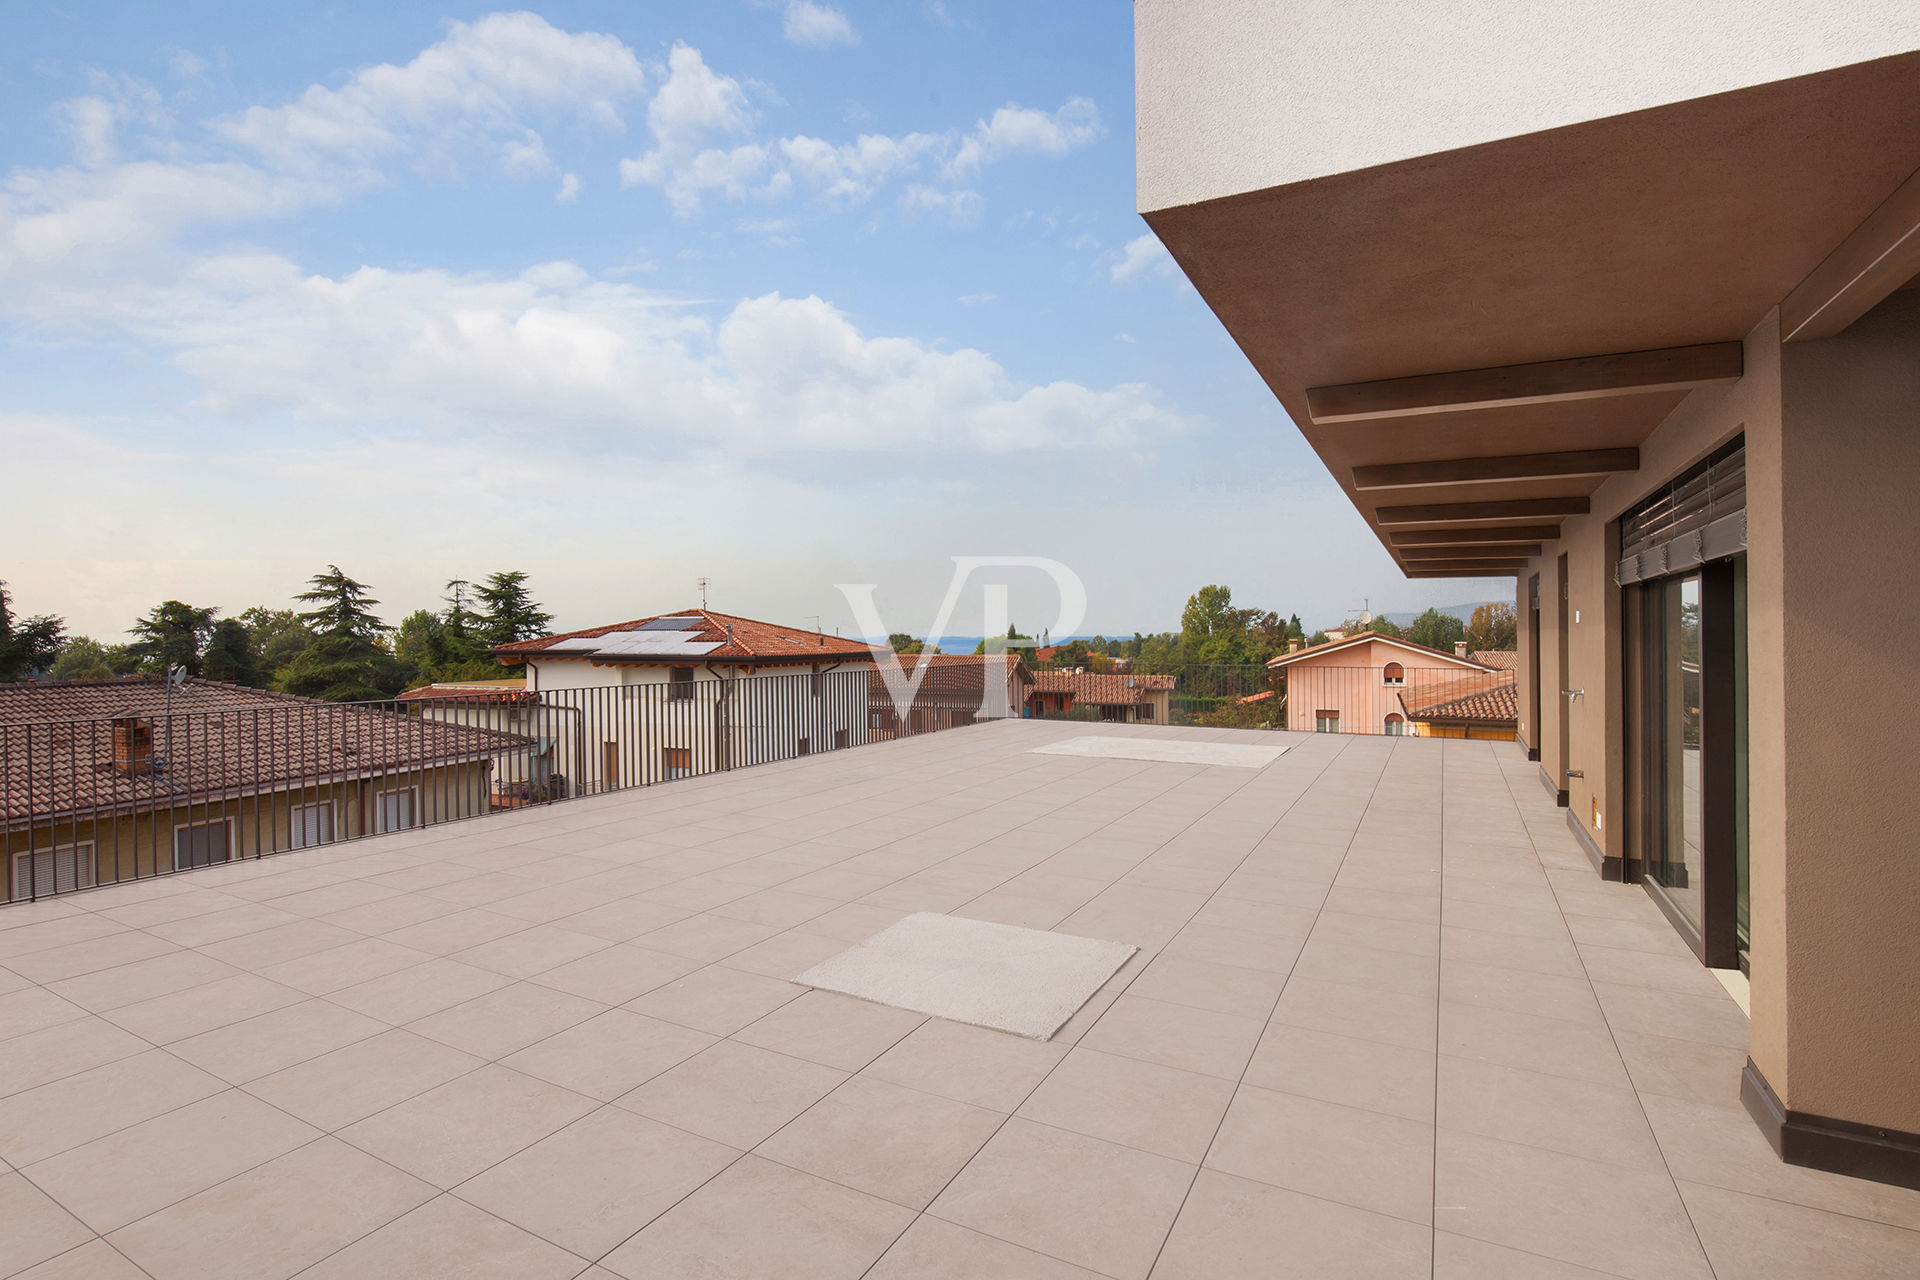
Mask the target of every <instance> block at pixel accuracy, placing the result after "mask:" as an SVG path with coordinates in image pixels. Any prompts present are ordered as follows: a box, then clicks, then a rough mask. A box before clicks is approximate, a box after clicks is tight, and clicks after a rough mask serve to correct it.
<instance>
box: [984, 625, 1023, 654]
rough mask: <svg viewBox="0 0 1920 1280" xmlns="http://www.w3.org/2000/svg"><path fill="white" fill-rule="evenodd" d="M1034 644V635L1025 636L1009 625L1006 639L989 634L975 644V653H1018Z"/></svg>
mask: <svg viewBox="0 0 1920 1280" xmlns="http://www.w3.org/2000/svg"><path fill="white" fill-rule="evenodd" d="M1033 645H1034V641H1033V637H1032V636H1023V635H1021V634H1020V633H1019V632H1018V631H1016V630H1015V629H1014V628H1012V627H1008V628H1007V638H1006V639H1004V640H1002V639H1001V638H1000V637H999V636H989V637H988V638H987V639H985V640H982V641H981V642H980V643H979V644H977V645H975V646H973V651H974V652H975V653H1009V652H1011V653H1018V652H1020V650H1022V649H1032V648H1033Z"/></svg>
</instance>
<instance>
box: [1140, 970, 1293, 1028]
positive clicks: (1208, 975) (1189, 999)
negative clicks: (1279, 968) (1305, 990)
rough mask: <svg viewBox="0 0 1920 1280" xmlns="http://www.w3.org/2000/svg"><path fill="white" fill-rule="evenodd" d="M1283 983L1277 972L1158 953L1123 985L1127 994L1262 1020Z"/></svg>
mask: <svg viewBox="0 0 1920 1280" xmlns="http://www.w3.org/2000/svg"><path fill="white" fill-rule="evenodd" d="M1284 986H1286V979H1285V978H1284V977H1282V976H1281V975H1280V974H1277V973H1266V972H1263V971H1261V970H1259V969H1243V968H1240V967H1238V966H1236V965H1228V964H1214V963H1213V962H1211V961H1207V960H1194V959H1191V958H1188V957H1186V956H1177V955H1160V956H1156V957H1154V959H1153V960H1152V961H1151V962H1150V963H1149V964H1148V965H1147V966H1146V968H1145V969H1143V970H1142V971H1141V973H1140V976H1139V977H1137V978H1135V979H1134V980H1133V983H1132V984H1131V985H1130V986H1128V987H1127V994H1128V995H1135V996H1145V997H1147V998H1148V999H1150V1000H1164V1001H1166V1002H1167V1003H1169V1004H1185V1005H1192V1006H1193V1007H1194V1008H1196V1009H1211V1010H1212V1011H1213V1012H1215V1013H1231V1014H1236V1015H1238V1016H1240V1017H1245V1018H1261V1019H1264V1018H1266V1017H1268V1016H1269V1015H1270V1014H1272V1012H1273V1006H1274V1004H1275V1003H1276V1002H1277V1001H1278V1000H1279V999H1280V991H1281V988H1282V987H1284Z"/></svg>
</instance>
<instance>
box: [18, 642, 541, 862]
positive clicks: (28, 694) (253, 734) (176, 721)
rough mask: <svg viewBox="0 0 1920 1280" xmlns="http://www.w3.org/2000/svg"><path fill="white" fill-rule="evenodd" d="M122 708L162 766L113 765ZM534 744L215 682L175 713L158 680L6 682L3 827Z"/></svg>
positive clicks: (181, 696) (188, 690)
mask: <svg viewBox="0 0 1920 1280" xmlns="http://www.w3.org/2000/svg"><path fill="white" fill-rule="evenodd" d="M125 716H134V717H138V718H139V719H142V720H145V721H147V722H148V723H150V724H151V725H152V728H153V750H154V753H155V755H156V756H158V755H159V754H160V753H162V752H170V760H169V762H168V767H167V768H166V769H165V770H164V771H155V770H142V771H140V772H137V773H127V772H122V771H120V770H118V769H115V768H114V767H113V729H114V725H113V722H114V720H115V719H116V718H120V717H125ZM169 728H171V730H172V733H171V738H172V743H171V747H170V748H169V746H168V745H167V740H168V737H169V734H168V730H169ZM532 741H533V740H532V739H530V738H527V737H523V736H521V735H520V734H516V733H501V732H497V731H495V730H491V729H476V728H470V727H468V726H464V725H454V724H448V723H446V722H444V721H440V720H430V719H425V718H422V717H420V716H413V715H407V714H403V713H397V712H395V711H392V710H386V709H383V708H381V707H378V706H366V705H362V704H354V703H342V702H317V701H314V700H313V699H310V698H297V697H295V696H293V695H292V694H288V693H275V692H272V691H271V690H267V689H249V688H247V687H245V686H243V685H235V684H224V683H222V682H220V681H217V680H199V679H190V680H188V681H187V682H186V683H185V684H183V685H180V686H179V687H177V688H175V689H174V691H173V698H172V714H171V716H169V715H168V699H167V691H166V686H165V685H164V684H163V683H162V682H161V681H160V680H159V679H158V678H137V677H136V678H128V679H120V680H73V681H59V682H48V683H44V684H0V828H12V827H16V826H25V825H26V824H27V823H28V821H29V820H31V821H33V822H44V821H45V820H46V819H47V818H48V817H49V816H63V815H70V814H76V813H77V814H87V813H92V812H117V813H121V814H125V813H137V812H147V811H150V810H154V809H162V808H170V807H173V806H176V805H182V806H184V805H186V804H190V803H193V804H197V803H201V802H203V801H207V800H217V799H221V798H223V797H226V796H231V795H238V794H252V793H255V792H259V791H271V790H275V789H278V788H282V787H287V786H292V785H297V784H300V783H303V782H314V783H327V782H333V781H339V780H343V779H347V778H357V777H365V776H367V775H369V774H379V773H396V772H406V771H410V770H413V769H418V768H423V767H426V766H430V765H440V764H451V763H456V762H459V761H466V760H481V759H487V758H489V757H492V756H496V755H503V754H505V753H507V752H510V751H516V750H520V749H522V748H524V747H527V746H529V745H531V744H532Z"/></svg>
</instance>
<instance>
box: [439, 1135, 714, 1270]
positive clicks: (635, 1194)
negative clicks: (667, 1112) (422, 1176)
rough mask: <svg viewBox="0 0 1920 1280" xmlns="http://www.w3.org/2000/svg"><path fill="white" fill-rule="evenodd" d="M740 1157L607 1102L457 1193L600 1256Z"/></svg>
mask: <svg viewBox="0 0 1920 1280" xmlns="http://www.w3.org/2000/svg"><path fill="white" fill-rule="evenodd" d="M739 1155H740V1152H738V1151H736V1150H735V1149H734V1148H732V1147H728V1146H723V1145H722V1144H720V1143H718V1142H712V1141H709V1140H708V1139H706V1138H701V1137H697V1136H695V1135H693V1134H691V1133H687V1132H685V1131H684V1130H681V1129H675V1128H673V1127H672V1126H671V1125H665V1124H661V1123H659V1122H657V1121H654V1120H649V1119H647V1118H646V1117H644V1116H639V1115H634V1114H633V1113H631V1112H628V1111H623V1110H621V1109H620V1108H618V1107H611V1108H603V1109H602V1110H600V1111H596V1112H594V1113H592V1114H591V1115H588V1116H586V1117H585V1118H583V1119H581V1120H578V1121H575V1122H574V1123H573V1124H571V1125H569V1126H567V1127H566V1128H564V1129H562V1130H560V1131H559V1132H558V1133H556V1134H554V1135H553V1136H551V1137H549V1138H545V1139H542V1140H541V1141H539V1142H537V1143H535V1144H534V1145H532V1146H531V1147H528V1148H527V1149H526V1150H525V1151H522V1152H520V1153H519V1154H518V1155H515V1156H512V1157H510V1158H508V1159H506V1160H503V1161H501V1162H500V1163H499V1164H497V1165H495V1166H493V1167H492V1168H491V1169H488V1170H487V1171H486V1172H485V1173H482V1174H480V1175H479V1176H478V1177H476V1178H474V1179H472V1180H471V1181H469V1182H466V1183H463V1184H461V1186H460V1188H459V1192H458V1194H459V1195H460V1197H461V1198H462V1199H463V1200H468V1201H471V1202H472V1203H474V1204H476V1205H479V1206H480V1207H481V1208H483V1209H485V1210H487V1211H488V1212H490V1213H493V1214H496V1215H498V1216H499V1217H501V1218H503V1219H505V1220H506V1221H508V1222H511V1223H514V1224H515V1225H517V1226H520V1227H523V1228H525V1229H526V1230H528V1231H530V1232H532V1233H533V1234H534V1235H537V1236H539V1237H540V1238H541V1239H543V1240H549V1241H552V1242H553V1243H555V1244H557V1245H560V1246H562V1247H563V1248H566V1249H570V1250H572V1251H573V1252H574V1253H577V1254H579V1255H580V1256H582V1257H586V1258H597V1257H600V1256H601V1255H602V1254H604V1253H606V1252H607V1251H608V1250H609V1249H611V1248H613V1247H614V1246H615V1245H617V1244H619V1243H620V1242H621V1241H622V1240H625V1239H626V1238H627V1237H628V1236H630V1235H632V1234H633V1233H634V1232H636V1231H638V1230H640V1229H641V1228H642V1227H644V1226H646V1225H647V1224H648V1223H649V1222H651V1221H653V1220H654V1218H656V1217H658V1216H659V1215H660V1214H661V1213H664V1212H665V1211H666V1210H668V1209H670V1208H672V1207H673V1206H674V1205H675V1204H677V1203H678V1202H679V1201H680V1200H681V1199H682V1198H683V1197H685V1196H686V1195H688V1194H689V1193H690V1192H692V1191H693V1190H694V1189H696V1188H697V1187H699V1186H701V1185H702V1184H703V1183H705V1182H706V1181H707V1180H708V1179H709V1178H711V1177H713V1176H714V1175H715V1174H717V1173H719V1172H720V1171H721V1170H722V1169H724V1168H726V1167H727V1166H728V1165H729V1164H731V1163H733V1161H734V1160H736V1159H737V1158H738V1157H739Z"/></svg>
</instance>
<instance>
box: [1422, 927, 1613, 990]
mask: <svg viewBox="0 0 1920 1280" xmlns="http://www.w3.org/2000/svg"><path fill="white" fill-rule="evenodd" d="M1440 958H1441V959H1443V960H1464V961H1466V962H1468V963H1470V964H1487V965H1493V966H1494V967H1496V968H1503V969H1531V970H1532V971H1533V972H1535V973H1547V974H1552V975H1554V976H1556V977H1561V978H1584V977H1585V976H1586V973H1585V970H1584V969H1582V968H1581V966H1580V953H1579V952H1578V951H1577V950H1575V949H1574V945H1573V942H1572V940H1571V939H1570V938H1567V937H1565V936H1561V937H1556V938H1532V937H1526V936H1524V935H1520V934H1509V933H1495V932H1491V931H1488V930H1485V929H1462V928H1457V927H1455V926H1453V925H1442V927H1441V930H1440Z"/></svg>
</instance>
